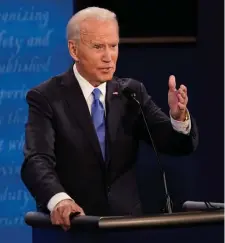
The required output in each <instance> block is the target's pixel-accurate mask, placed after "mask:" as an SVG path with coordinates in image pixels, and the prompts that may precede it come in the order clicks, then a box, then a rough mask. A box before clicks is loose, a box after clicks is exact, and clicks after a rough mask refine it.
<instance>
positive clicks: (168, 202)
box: [130, 93, 172, 214]
mask: <svg viewBox="0 0 225 243" xmlns="http://www.w3.org/2000/svg"><path fill="white" fill-rule="evenodd" d="M130 95H131V98H132V99H133V100H134V101H135V102H136V103H137V104H138V106H139V108H140V111H141V115H142V117H143V120H144V123H145V126H146V129H147V132H148V135H149V138H150V140H151V143H152V147H153V150H154V152H155V154H156V159H157V162H158V164H159V167H160V170H161V173H162V176H163V185H164V190H165V195H166V210H167V213H169V214H171V213H172V201H171V198H170V195H169V191H168V188H167V181H166V173H165V171H164V169H163V167H162V165H161V162H160V159H159V155H158V152H157V149H156V146H155V143H154V141H153V138H152V135H151V132H150V130H149V128H148V123H147V121H146V118H145V115H144V112H143V109H142V106H141V104H140V102H139V101H138V100H137V99H136V94H135V93H131V94H130Z"/></svg>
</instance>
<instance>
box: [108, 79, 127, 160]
mask: <svg viewBox="0 0 225 243" xmlns="http://www.w3.org/2000/svg"><path fill="white" fill-rule="evenodd" d="M122 98H123V97H122V96H121V93H120V87H119V82H118V81H117V80H115V79H112V80H111V81H109V82H108V83H107V90H106V114H107V115H106V117H107V120H106V124H107V130H108V147H109V150H111V149H112V146H113V143H114V142H115V140H116V136H117V132H118V128H119V124H120V121H121V117H122V112H123V110H124V106H123V101H122ZM108 152H109V153H110V151H108ZM109 157H110V155H109Z"/></svg>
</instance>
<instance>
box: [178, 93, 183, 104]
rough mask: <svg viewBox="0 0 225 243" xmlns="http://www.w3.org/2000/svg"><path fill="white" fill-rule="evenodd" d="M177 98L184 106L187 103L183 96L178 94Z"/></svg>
mask: <svg viewBox="0 0 225 243" xmlns="http://www.w3.org/2000/svg"><path fill="white" fill-rule="evenodd" d="M177 98H178V102H180V103H182V104H184V103H185V99H184V98H183V97H182V96H181V94H178V95H177Z"/></svg>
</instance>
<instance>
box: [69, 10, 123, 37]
mask: <svg viewBox="0 0 225 243" xmlns="http://www.w3.org/2000/svg"><path fill="white" fill-rule="evenodd" d="M89 18H95V19H98V20H103V21H106V20H114V21H116V22H117V17H116V14H115V13H114V12H112V11H110V10H108V9H105V8H99V7H88V8H85V9H82V10H80V11H79V12H77V13H76V14H75V15H73V16H72V18H71V19H70V20H69V22H68V24H67V28H66V32H67V33H66V35H67V40H79V39H80V25H81V23H82V22H83V21H84V20H86V19H89ZM117 24H118V22H117Z"/></svg>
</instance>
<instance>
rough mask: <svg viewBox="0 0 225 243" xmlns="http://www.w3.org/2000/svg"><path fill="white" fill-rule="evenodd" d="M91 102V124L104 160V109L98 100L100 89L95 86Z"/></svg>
mask: <svg viewBox="0 0 225 243" xmlns="http://www.w3.org/2000/svg"><path fill="white" fill-rule="evenodd" d="M92 95H93V103H92V106H91V115H92V120H93V124H94V127H95V130H96V134H97V136H98V141H99V144H100V147H101V150H102V156H103V159H104V160H105V111H104V107H103V104H102V103H101V101H100V100H99V98H100V95H101V91H100V90H99V89H98V88H95V89H94V90H93V92H92Z"/></svg>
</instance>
